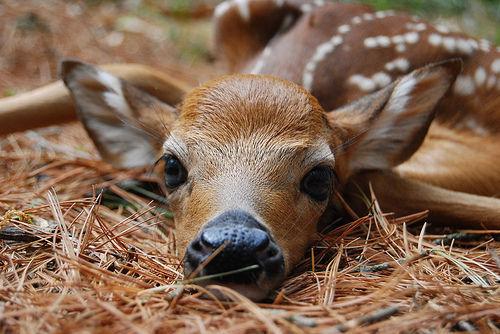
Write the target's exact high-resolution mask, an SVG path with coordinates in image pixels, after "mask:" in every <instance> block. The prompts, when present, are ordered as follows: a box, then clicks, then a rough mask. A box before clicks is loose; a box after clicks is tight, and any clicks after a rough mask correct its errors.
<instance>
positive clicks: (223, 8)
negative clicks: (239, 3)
mask: <svg viewBox="0 0 500 334" xmlns="http://www.w3.org/2000/svg"><path fill="white" fill-rule="evenodd" d="M229 8H231V2H230V1H224V2H221V3H220V4H218V5H217V7H215V11H214V16H215V17H216V18H219V17H221V16H223V15H224V14H226V12H227V11H228V10H229Z"/></svg>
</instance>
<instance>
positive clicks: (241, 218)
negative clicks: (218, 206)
mask: <svg viewBox="0 0 500 334" xmlns="http://www.w3.org/2000/svg"><path fill="white" fill-rule="evenodd" d="M214 251H217V252H218V254H217V255H216V256H215V257H214V258H212V259H211V260H210V261H209V262H208V264H206V266H205V267H204V269H203V271H202V276H204V275H213V274H220V273H227V272H229V271H234V270H238V269H242V268H246V267H249V266H252V265H257V266H258V267H257V268H254V269H252V270H251V271H244V272H241V273H237V274H232V275H227V276H221V277H219V278H217V279H216V280H217V281H219V282H233V283H251V282H254V281H255V280H256V279H257V277H258V276H259V275H260V274H262V273H265V274H266V275H273V274H276V275H277V274H281V272H282V271H283V270H284V268H283V267H284V265H283V257H282V255H281V252H280V250H279V247H278V246H277V245H276V244H275V242H274V241H273V240H272V238H271V236H270V235H269V232H268V231H267V230H266V228H265V227H264V226H262V224H260V223H259V222H258V221H257V220H256V219H255V218H253V217H252V216H251V215H249V214H248V213H246V212H244V211H228V212H225V213H223V214H221V215H220V216H218V217H216V218H215V219H213V220H212V221H210V222H209V223H207V225H206V226H205V228H204V229H203V230H202V231H201V233H200V234H199V236H198V237H197V238H196V239H195V240H193V241H192V242H191V244H190V245H189V247H188V249H187V252H186V261H185V262H186V267H189V269H190V270H189V271H192V270H195V269H196V268H197V267H198V266H199V265H200V264H201V263H202V262H203V261H205V260H206V259H207V257H208V256H210V255H211V254H212V253H213V252H214Z"/></svg>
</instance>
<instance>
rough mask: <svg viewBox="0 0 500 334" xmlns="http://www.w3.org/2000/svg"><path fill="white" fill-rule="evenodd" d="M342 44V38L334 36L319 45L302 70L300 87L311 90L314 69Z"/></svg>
mask: <svg viewBox="0 0 500 334" xmlns="http://www.w3.org/2000/svg"><path fill="white" fill-rule="evenodd" d="M342 42H343V39H342V37H341V36H339V35H335V36H333V37H332V38H330V40H328V41H327V42H325V43H323V44H320V45H319V46H318V47H317V48H316V51H315V52H314V54H313V56H312V57H311V59H310V60H309V61H308V62H307V64H306V66H305V68H304V72H303V73H302V86H304V88H305V89H307V90H311V89H312V84H313V81H314V72H315V71H316V67H317V66H318V64H319V63H320V62H321V61H323V60H324V59H325V58H326V56H327V55H328V54H330V53H332V52H333V50H335V48H336V47H337V46H338V45H340V44H342Z"/></svg>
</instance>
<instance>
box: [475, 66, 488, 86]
mask: <svg viewBox="0 0 500 334" xmlns="http://www.w3.org/2000/svg"><path fill="white" fill-rule="evenodd" d="M474 80H476V85H477V86H482V85H483V84H484V83H485V81H486V71H485V69H484V68H483V67H482V66H479V67H478V68H477V70H476V72H475V73H474Z"/></svg>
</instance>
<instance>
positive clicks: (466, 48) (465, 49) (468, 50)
mask: <svg viewBox="0 0 500 334" xmlns="http://www.w3.org/2000/svg"><path fill="white" fill-rule="evenodd" d="M457 48H458V50H459V51H460V52H461V53H463V54H466V55H470V54H472V53H473V52H474V48H473V47H472V44H471V43H469V41H468V40H465V39H462V38H460V39H457Z"/></svg>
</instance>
